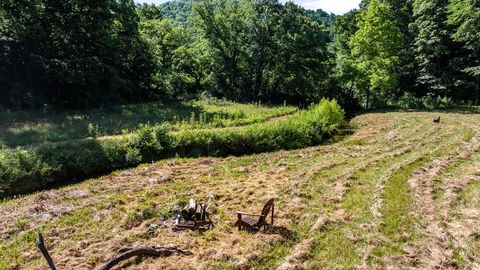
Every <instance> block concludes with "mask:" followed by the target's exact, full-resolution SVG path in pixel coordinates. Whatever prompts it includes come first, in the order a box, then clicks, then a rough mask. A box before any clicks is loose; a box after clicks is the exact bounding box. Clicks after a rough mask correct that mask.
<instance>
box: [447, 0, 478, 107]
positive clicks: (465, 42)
mask: <svg viewBox="0 0 480 270" xmlns="http://www.w3.org/2000/svg"><path fill="white" fill-rule="evenodd" d="M448 11H449V13H448V23H449V24H450V25H452V26H453V27H454V31H453V32H452V33H451V36H452V38H453V39H454V40H455V41H457V42H460V43H461V44H462V46H463V48H464V50H465V51H464V52H462V54H460V55H458V56H457V58H458V60H457V61H455V63H457V64H456V65H455V67H456V68H457V69H458V70H460V71H461V72H462V73H463V74H464V75H466V78H458V80H457V83H458V82H460V86H461V87H465V88H469V89H473V90H474V92H475V93H474V94H473V95H471V94H470V95H468V94H467V97H468V96H470V97H472V96H475V97H474V99H475V102H476V104H478V103H479V102H480V85H479V84H480V1H478V0H451V1H450V3H449V6H448Z"/></svg>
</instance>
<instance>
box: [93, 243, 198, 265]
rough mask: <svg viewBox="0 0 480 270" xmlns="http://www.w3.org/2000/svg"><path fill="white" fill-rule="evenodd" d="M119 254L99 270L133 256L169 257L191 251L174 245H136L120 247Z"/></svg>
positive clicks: (187, 253)
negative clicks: (134, 246) (133, 246)
mask: <svg viewBox="0 0 480 270" xmlns="http://www.w3.org/2000/svg"><path fill="white" fill-rule="evenodd" d="M119 252H121V253H122V254H120V255H119V256H117V257H114V258H112V259H111V260H110V261H108V262H107V263H106V264H105V265H104V266H102V267H101V268H100V269H99V270H109V269H111V268H112V267H114V266H115V265H117V264H119V263H120V262H122V261H124V260H128V259H130V258H132V257H134V256H140V255H145V256H153V257H169V256H172V255H174V254H175V253H177V254H179V255H184V256H190V255H192V253H191V252H190V251H185V250H181V249H178V248H175V247H136V248H123V249H120V250H119Z"/></svg>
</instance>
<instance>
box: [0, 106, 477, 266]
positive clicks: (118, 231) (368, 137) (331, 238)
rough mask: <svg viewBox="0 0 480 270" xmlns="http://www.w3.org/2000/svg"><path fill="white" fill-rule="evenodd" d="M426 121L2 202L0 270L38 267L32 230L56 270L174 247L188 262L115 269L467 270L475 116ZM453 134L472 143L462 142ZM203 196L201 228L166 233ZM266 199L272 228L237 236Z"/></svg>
mask: <svg viewBox="0 0 480 270" xmlns="http://www.w3.org/2000/svg"><path fill="white" fill-rule="evenodd" d="M436 115H437V114H431V113H383V114H380V113H379V114H366V115H362V116H359V117H357V118H355V119H354V120H353V121H352V122H353V124H354V125H356V126H357V127H358V129H357V131H356V132H355V134H354V135H352V136H351V137H349V138H347V139H346V140H344V141H341V142H339V143H336V144H332V145H326V146H318V147H311V148H306V149H301V150H295V151H279V152H275V153H266V154H260V155H252V156H245V157H230V158H224V159H219V158H200V159H191V160H190V159H174V160H167V161H163V162H160V163H156V164H151V165H145V166H142V167H139V168H136V169H132V170H127V171H122V172H116V173H113V174H111V175H108V176H105V177H101V178H99V179H92V180H89V181H86V182H84V183H81V184H76V185H72V186H68V187H65V188H61V189H59V190H51V191H44V192H39V193H36V194H32V195H28V196H24V197H21V198H17V199H13V200H9V201H6V202H3V203H1V204H0V216H1V217H2V219H0V250H2V252H3V251H4V252H3V253H2V254H0V269H46V266H45V263H44V261H43V259H42V258H41V257H40V255H39V252H38V251H37V250H36V248H35V245H34V236H35V233H36V232H38V231H42V232H43V234H44V236H45V238H46V240H47V244H48V247H49V249H50V250H51V253H52V257H53V259H54V260H55V261H56V263H57V264H58V268H59V269H92V268H98V267H99V266H100V265H101V264H102V263H104V262H106V261H107V260H108V259H109V258H111V257H112V256H114V255H115V254H116V251H117V250H118V249H119V248H120V247H123V246H136V245H155V246H169V245H174V246H178V247H179V248H182V249H187V250H190V251H192V252H193V253H194V255H193V256H184V257H169V258H160V259H154V258H140V259H132V260H130V261H128V262H126V263H125V264H124V268H129V269H189V268H193V269H272V268H279V269H302V268H304V269H349V268H358V269H381V268H387V265H388V266H389V267H392V268H394V269H395V268H397V269H401V268H402V266H404V265H408V266H409V267H410V268H417V269H425V267H427V268H428V267H430V266H432V267H437V268H442V267H443V268H459V267H468V266H474V265H475V264H477V265H478V258H479V254H478V234H479V233H480V231H479V228H480V226H478V225H480V224H479V222H480V213H479V212H478V207H479V206H478V205H477V204H476V203H477V202H478V199H476V198H475V195H474V194H480V193H478V192H480V191H479V190H480V185H475V184H472V183H476V181H479V177H480V176H479V175H480V174H479V171H478V166H476V164H477V165H478V162H477V161H480V153H479V151H478V149H479V146H480V142H479V140H478V138H479V135H480V131H479V129H478V128H477V125H478V121H479V120H480V116H478V115H464V114H442V119H444V120H443V123H442V124H441V125H434V124H433V123H432V119H433V118H434V116H436ZM465 128H469V130H472V132H473V133H474V135H473V136H471V138H470V139H469V140H465V136H464V132H462V131H464V130H465ZM419 160H422V162H418V161H419ZM396 185H401V186H396ZM400 187H402V188H403V189H402V192H398V194H395V196H396V197H397V198H402V199H404V200H401V202H403V203H404V205H402V207H400V208H398V209H391V208H389V207H388V206H389V205H390V204H391V203H392V201H391V200H392V199H393V198H394V197H391V196H389V195H388V192H389V190H391V189H392V188H394V189H395V188H400ZM399 190H400V189H399ZM210 195H213V196H214V198H215V205H214V207H213V219H214V222H215V224H216V226H215V228H214V229H213V230H211V231H206V232H190V231H184V232H174V231H172V224H173V221H172V216H171V210H172V208H173V207H174V205H176V204H178V205H181V204H182V203H184V202H185V201H186V200H187V199H188V198H190V197H192V196H194V197H195V198H197V199H198V200H203V201H205V200H207V198H208V197H209V196H210ZM272 197H274V198H276V199H277V203H276V215H275V218H276V219H275V228H274V229H273V230H271V231H269V232H261V233H257V234H251V233H246V232H238V231H237V229H236V227H235V226H234V223H235V219H236V216H235V211H236V210H244V211H248V212H259V211H260V208H261V206H262V204H263V203H264V202H265V201H266V200H267V199H268V198H272ZM397 216H407V217H411V218H407V219H405V218H400V217H397ZM152 224H153V225H155V228H156V229H155V230H154V232H153V233H147V229H148V227H151V225H152ZM385 224H389V225H388V226H392V229H395V230H397V231H398V234H390V233H387V232H388V231H389V230H386V229H385V226H386V225H385ZM475 237H477V238H475ZM475 239H477V240H475ZM429 251H430V252H429ZM119 269H120V268H119Z"/></svg>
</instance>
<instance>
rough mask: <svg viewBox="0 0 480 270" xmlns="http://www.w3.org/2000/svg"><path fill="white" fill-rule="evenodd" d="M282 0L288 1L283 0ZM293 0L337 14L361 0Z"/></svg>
mask: <svg viewBox="0 0 480 270" xmlns="http://www.w3.org/2000/svg"><path fill="white" fill-rule="evenodd" d="M135 1H136V2H138V3H155V4H161V3H164V2H167V1H168V0H135ZM280 2H287V1H286V0H283V1H282V0H281V1H280ZM293 2H295V3H297V4H299V5H301V6H303V7H304V8H307V9H319V8H320V9H323V10H325V11H326V12H331V13H335V14H337V15H341V14H344V13H345V12H347V11H349V10H352V9H354V8H357V7H358V4H359V3H360V0H293Z"/></svg>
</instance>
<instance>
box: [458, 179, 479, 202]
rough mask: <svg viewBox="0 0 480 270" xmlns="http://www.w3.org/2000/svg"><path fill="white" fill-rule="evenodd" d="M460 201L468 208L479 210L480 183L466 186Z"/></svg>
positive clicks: (476, 182)
mask: <svg viewBox="0 0 480 270" xmlns="http://www.w3.org/2000/svg"><path fill="white" fill-rule="evenodd" d="M462 200H463V203H464V205H465V206H466V207H468V208H480V182H479V181H475V182H471V183H470V184H468V186H467V188H466V190H465V192H464V193H463V194H462Z"/></svg>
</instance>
